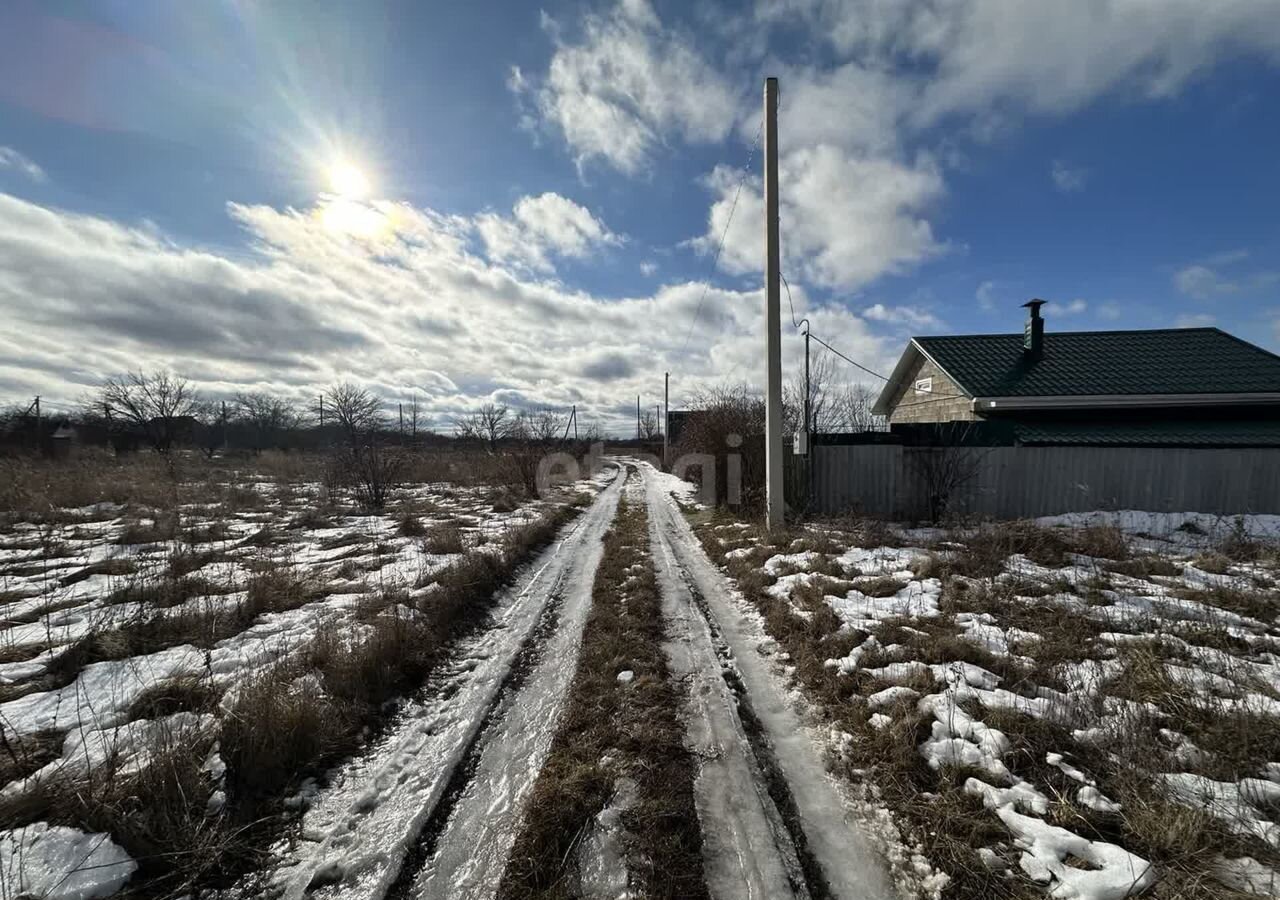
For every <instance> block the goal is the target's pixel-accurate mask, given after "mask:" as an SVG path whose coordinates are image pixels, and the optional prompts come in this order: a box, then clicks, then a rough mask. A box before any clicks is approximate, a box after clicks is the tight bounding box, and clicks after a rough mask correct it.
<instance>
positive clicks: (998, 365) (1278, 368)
mask: <svg viewBox="0 0 1280 900" xmlns="http://www.w3.org/2000/svg"><path fill="white" fill-rule="evenodd" d="M1044 302H1045V301H1043V300H1032V301H1031V302H1029V303H1027V304H1025V306H1026V307H1027V308H1028V309H1029V314H1028V318H1027V322H1026V326H1025V329H1024V332H1023V333H1022V334H977V335H950V336H941V337H916V338H912V339H911V342H910V344H908V346H907V348H906V350H905V351H904V352H903V354H902V357H901V359H899V360H898V364H897V366H895V367H894V370H893V374H892V376H891V377H890V379H889V381H888V383H887V384H886V385H885V387H884V390H883V391H882V392H881V394H880V397H879V399H878V400H877V401H876V404H875V407H874V411H875V412H876V413H877V414H878V415H882V416H885V417H887V418H888V420H889V423H890V426H891V427H894V426H898V427H903V426H906V427H909V426H911V425H913V424H923V423H943V422H977V423H984V425H983V426H982V430H988V431H991V432H993V433H994V432H996V431H1000V432H1005V433H1007V434H1009V435H1010V436H1011V438H1012V440H1013V441H1014V442H1016V443H1022V444H1091V445H1112V446H1180V447H1186V446H1212V447H1276V446H1280V356H1276V355H1275V354H1273V353H1269V352H1267V351H1266V350H1263V349H1262V348H1261V347H1256V346H1254V345H1253V344H1250V343H1248V342H1247V341H1243V340H1241V339H1240V338H1237V337H1235V336H1233V335H1230V334H1227V333H1226V332H1224V331H1221V330H1219V329H1217V328H1179V329H1159V330H1152V331H1073V332H1050V333H1047V334H1046V333H1045V329H1044V324H1045V323H1044V319H1042V318H1041V316H1040V307H1041V306H1042V305H1043V304H1044ZM894 430H898V429H897V428H896V427H895V428H894Z"/></svg>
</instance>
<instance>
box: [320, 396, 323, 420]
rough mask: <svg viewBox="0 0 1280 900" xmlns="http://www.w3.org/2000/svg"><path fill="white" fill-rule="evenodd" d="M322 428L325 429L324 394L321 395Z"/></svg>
mask: <svg viewBox="0 0 1280 900" xmlns="http://www.w3.org/2000/svg"><path fill="white" fill-rule="evenodd" d="M320 427H321V428H323V427H324V394H321V395H320Z"/></svg>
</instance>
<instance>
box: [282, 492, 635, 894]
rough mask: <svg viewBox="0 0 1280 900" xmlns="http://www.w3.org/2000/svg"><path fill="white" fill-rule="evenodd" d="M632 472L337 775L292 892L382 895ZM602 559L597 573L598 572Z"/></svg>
mask: <svg viewBox="0 0 1280 900" xmlns="http://www.w3.org/2000/svg"><path fill="white" fill-rule="evenodd" d="M622 482H623V478H622V477H620V476H618V477H615V478H614V480H613V482H612V483H611V484H610V485H609V486H608V487H607V488H606V489H605V490H604V491H602V492H601V493H600V495H599V496H598V497H597V498H596V500H595V502H594V503H593V504H592V506H591V507H590V509H588V510H587V511H586V512H585V513H584V514H583V515H582V516H581V517H579V518H578V519H577V521H576V522H575V523H574V524H572V525H571V526H569V527H567V528H566V529H565V531H564V532H562V534H561V536H560V538H559V540H558V541H557V542H556V543H555V544H554V545H552V547H550V548H549V549H547V550H545V551H543V552H542V554H540V555H539V556H538V557H537V558H536V560H535V561H534V563H533V564H532V565H531V566H530V567H529V568H528V570H527V571H526V574H525V575H524V576H522V577H521V578H520V580H519V581H518V582H517V584H516V585H515V586H514V587H512V588H510V589H508V590H506V591H504V592H503V596H502V597H501V598H500V600H499V602H498V604H497V606H496V608H495V610H494V612H493V614H492V618H491V624H490V627H489V628H488V629H487V630H484V631H481V632H477V633H476V634H473V635H471V636H469V637H467V638H465V639H463V640H461V641H459V644H458V648H457V652H456V654H455V656H454V660H453V662H452V663H451V664H449V665H448V666H447V667H446V668H444V669H442V670H441V671H439V672H438V673H436V674H435V675H433V676H432V677H431V678H430V679H428V682H427V685H426V686H425V689H424V690H423V691H422V692H421V693H420V694H419V696H418V697H417V698H415V699H413V700H411V701H410V702H409V703H407V704H406V706H405V709H404V710H402V712H401V713H400V715H399V721H398V724H397V725H396V726H395V727H394V729H393V731H392V732H391V733H390V734H389V735H388V736H387V738H386V739H384V740H383V741H382V742H381V743H380V744H379V745H378V746H377V747H376V748H375V749H374V750H373V751H372V752H371V753H369V754H367V755H366V756H364V757H362V758H360V759H358V760H353V761H352V762H350V763H348V764H347V765H346V766H344V767H343V768H342V769H341V770H340V771H339V772H338V773H337V774H336V776H334V778H333V781H332V784H331V786H329V787H328V788H326V789H325V790H324V791H323V792H322V793H321V794H320V796H319V797H318V799H317V801H316V802H315V804H314V805H313V806H312V808H311V809H310V810H308V812H307V813H306V814H305V816H304V817H303V820H302V826H301V831H302V841H301V842H300V843H299V845H298V846H297V847H296V848H294V850H293V852H292V853H291V854H290V855H289V857H288V858H286V859H285V860H283V861H282V863H281V865H280V867H279V869H278V872H277V874H276V876H275V881H276V882H277V884H278V886H279V888H280V889H281V895H282V897H283V898H284V900H301V898H304V897H315V898H324V900H380V898H382V897H384V896H385V895H386V893H387V891H388V890H389V888H390V887H391V886H392V884H393V883H394V882H395V881H396V879H397V877H398V876H399V874H400V870H401V867H402V865H403V863H404V861H405V857H406V854H407V853H408V852H409V851H410V850H411V848H413V847H414V846H415V845H416V843H417V841H418V838H419V835H420V834H421V833H422V831H423V828H424V827H425V826H426V825H427V823H428V822H429V821H430V819H431V816H432V814H433V812H434V810H435V809H436V807H437V805H438V804H439V803H440V802H441V801H442V800H443V799H444V798H445V796H446V795H447V793H448V788H449V787H450V784H451V783H452V782H453V781H454V774H455V772H456V771H457V770H458V767H459V766H460V765H461V764H463V763H464V761H465V760H466V759H467V757H468V754H469V752H470V751H471V750H472V748H473V747H474V745H475V744H476V743H477V741H478V740H480V739H481V737H482V735H483V734H485V733H486V724H487V723H489V722H491V721H492V720H494V719H495V718H496V715H497V714H498V713H499V712H500V710H501V709H502V708H503V706H504V702H505V701H506V699H507V697H508V695H509V694H510V693H512V691H511V690H510V688H511V687H512V685H513V683H514V682H515V681H516V680H518V678H519V675H520V670H519V666H518V663H519V661H520V658H521V656H522V654H527V653H528V652H529V650H528V648H529V647H530V646H531V644H533V643H535V642H536V640H537V638H538V636H539V634H540V633H541V634H545V631H547V630H549V629H545V628H541V629H540V628H539V625H540V624H543V623H545V621H546V619H547V615H548V608H549V607H553V606H555V605H556V603H557V599H556V598H558V597H560V596H567V591H569V590H570V588H571V586H572V585H575V584H577V583H578V582H579V581H580V580H581V578H582V571H581V570H582V568H583V565H584V560H589V559H590V558H591V555H592V553H593V551H594V554H595V557H594V558H596V559H597V560H598V558H599V547H600V541H601V538H602V536H603V534H604V532H605V531H606V530H607V529H608V526H609V524H610V522H611V521H612V520H613V515H614V512H615V510H616V509H617V503H618V497H619V496H620V494H621V489H622ZM594 574H595V572H594V565H593V566H591V571H590V572H588V573H587V575H586V578H587V583H588V584H590V581H591V579H592V578H593V577H594Z"/></svg>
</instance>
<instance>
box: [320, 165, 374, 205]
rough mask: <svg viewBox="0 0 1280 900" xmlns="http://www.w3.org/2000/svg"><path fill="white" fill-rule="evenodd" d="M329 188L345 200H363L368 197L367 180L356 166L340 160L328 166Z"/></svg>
mask: <svg viewBox="0 0 1280 900" xmlns="http://www.w3.org/2000/svg"><path fill="white" fill-rule="evenodd" d="M329 188H330V190H332V191H333V193H335V194H337V195H338V196H339V197H342V198H344V199H346V200H363V199H364V198H365V197H367V196H369V179H368V178H366V177H365V174H364V172H362V171H360V169H358V168H357V167H356V166H354V165H352V164H351V163H350V162H348V161H347V160H345V159H340V160H338V161H337V162H334V163H333V164H331V165H330V166H329Z"/></svg>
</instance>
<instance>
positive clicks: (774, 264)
mask: <svg viewBox="0 0 1280 900" xmlns="http://www.w3.org/2000/svg"><path fill="white" fill-rule="evenodd" d="M764 219H765V224H764V232H765V267H764V312H765V316H764V321H765V325H764V328H765V370H766V373H767V379H768V380H767V383H766V388H765V395H764V472H765V519H764V521H765V527H766V528H768V529H769V530H770V531H773V530H775V529H778V528H781V527H782V526H783V525H784V524H785V523H784V514H783V508H784V504H783V495H782V334H781V327H782V313H781V302H782V294H781V286H780V284H779V276H780V273H781V269H782V262H781V253H780V251H779V247H778V79H776V78H767V79H765V83H764Z"/></svg>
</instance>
